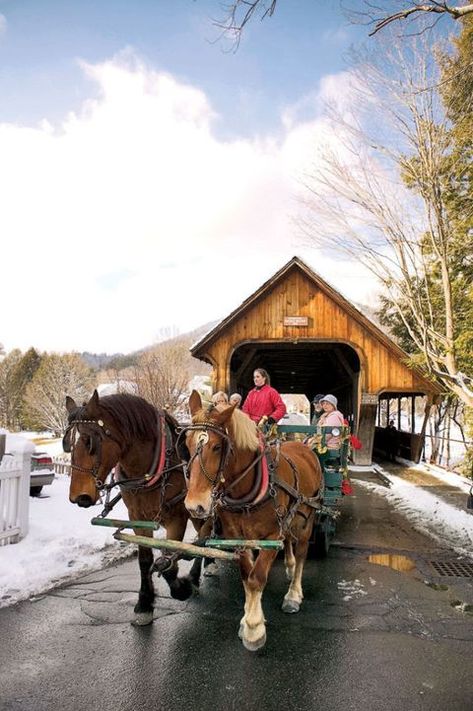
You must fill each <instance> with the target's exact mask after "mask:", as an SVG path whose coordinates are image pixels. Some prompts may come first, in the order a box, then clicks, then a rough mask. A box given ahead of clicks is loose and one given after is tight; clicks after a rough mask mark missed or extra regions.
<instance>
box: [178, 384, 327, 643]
mask: <svg viewBox="0 0 473 711" xmlns="http://www.w3.org/2000/svg"><path fill="white" fill-rule="evenodd" d="M189 408H190V411H191V414H192V425H190V426H189V427H188V428H186V442H187V447H188V449H189V452H190V455H191V457H190V460H189V465H188V474H189V482H188V493H187V496H186V499H185V504H186V506H187V508H188V510H189V512H190V514H191V515H192V516H196V517H201V518H207V517H208V516H209V515H210V516H212V517H214V518H216V517H218V519H219V522H220V525H221V529H222V536H223V538H244V539H260V540H261V539H273V540H274V539H280V540H283V541H284V549H285V564H286V573H287V576H288V578H289V580H290V585H289V589H288V591H287V593H286V595H285V597H284V601H283V604H282V609H283V611H284V612H288V613H291V612H298V611H299V608H300V605H301V602H302V598H303V594H302V585H301V579H302V571H303V568H304V563H305V560H306V557H307V550H308V545H309V539H310V536H311V533H312V528H313V522H314V516H315V511H316V509H317V508H318V507H320V505H321V501H320V493H319V492H320V490H321V484H322V472H321V467H320V463H319V461H318V459H317V457H316V456H315V454H314V453H313V452H312V451H311V450H310V449H309V448H308V447H306V446H305V445H304V444H302V443H301V442H283V443H282V444H279V443H277V444H273V445H270V446H267V447H266V452H267V457H266V454H265V452H264V445H263V443H262V442H261V438H260V436H259V435H258V430H257V428H256V425H255V423H254V422H252V420H250V418H249V417H247V415H245V414H244V413H243V412H241V411H240V410H235V409H234V407H232V406H230V407H226V406H217V407H213V406H211V407H210V408H208V409H203V408H202V401H201V398H200V395H199V394H198V393H197V392H196V391H195V390H194V391H193V392H192V394H191V396H190V399H189ZM265 458H266V459H267V461H266V465H267V468H266V469H265V464H264V462H265ZM276 555H277V551H275V550H267V549H266V550H264V549H263V550H260V552H259V553H258V555H257V557H254V556H253V554H252V553H251V552H250V551H243V552H242V553H241V555H240V572H241V578H242V582H243V587H244V591H245V613H244V615H243V617H242V619H241V622H240V630H239V636H240V638H241V640H242V642H243V644H244V646H245V647H246V648H247V649H249V650H250V651H256V650H257V649H259V648H260V647H262V646H263V645H264V644H265V641H266V627H265V619H264V615H263V609H262V605H261V599H262V595H263V591H264V588H265V585H266V582H267V578H268V574H269V571H270V569H271V566H272V564H273V562H274V560H275V558H276Z"/></svg>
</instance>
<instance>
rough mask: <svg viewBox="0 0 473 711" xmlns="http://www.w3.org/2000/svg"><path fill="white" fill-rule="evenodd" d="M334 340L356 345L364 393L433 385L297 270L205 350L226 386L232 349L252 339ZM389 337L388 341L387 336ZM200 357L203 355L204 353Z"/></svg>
mask: <svg viewBox="0 0 473 711" xmlns="http://www.w3.org/2000/svg"><path fill="white" fill-rule="evenodd" d="M285 316H307V317H308V326H302V327H301V326H284V317H285ZM253 340H255V341H265V342H271V341H289V342H290V341H294V340H298V341H307V340H309V341H310V340H318V341H332V342H336V341H339V342H342V343H347V344H349V345H350V346H352V347H353V348H354V349H355V350H356V352H357V354H358V356H359V358H360V363H361V383H360V387H361V390H362V391H363V392H369V393H379V392H381V391H383V390H392V391H416V390H417V391H423V392H426V391H427V390H429V389H430V388H429V385H430V384H429V383H428V382H427V381H426V380H424V379H423V378H422V377H420V376H418V375H417V373H416V372H415V371H413V370H411V369H410V368H408V367H407V366H406V365H405V364H404V363H403V362H402V358H403V356H402V352H400V351H398V350H397V349H396V347H395V346H394V344H392V343H391V342H389V341H388V342H383V338H382V337H380V335H379V334H378V333H377V332H376V328H374V327H371V326H370V325H369V324H368V323H367V322H365V321H364V319H362V318H361V319H360V315H359V313H358V312H356V310H354V309H353V308H351V309H348V310H347V308H346V306H345V305H343V306H342V305H341V304H339V303H337V301H336V299H334V298H332V297H331V295H330V294H328V293H327V292H326V291H324V289H323V288H319V287H318V286H317V285H316V284H314V282H313V280H312V279H310V278H309V277H307V276H306V275H305V274H304V273H302V272H301V271H300V270H298V269H293V270H291V271H290V272H289V273H288V274H287V275H285V276H284V277H283V278H282V279H281V280H280V281H279V282H276V283H275V284H274V287H273V288H272V289H270V290H269V291H267V292H266V293H264V294H262V295H261V296H260V297H259V298H257V299H256V300H255V302H254V303H252V304H251V305H249V306H248V307H247V308H246V309H245V310H244V311H243V312H242V313H241V314H239V315H238V318H236V319H234V320H233V322H231V323H229V324H228V325H227V326H226V327H224V328H222V330H221V331H220V332H219V333H217V334H216V335H215V337H214V339H213V340H212V341H211V342H210V343H208V344H207V345H206V346H205V348H204V349H203V350H202V351H201V354H202V355H204V354H205V355H206V356H207V357H208V358H209V359H210V360H211V361H212V362H213V363H215V364H216V366H215V387H216V388H218V389H220V388H222V389H227V388H228V385H229V367H230V365H229V364H230V358H231V355H232V352H233V351H234V349H235V348H236V347H238V345H239V344H241V343H242V342H245V341H246V342H248V341H253ZM386 340H388V339H386ZM199 355H200V354H199Z"/></svg>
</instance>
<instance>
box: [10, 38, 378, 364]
mask: <svg viewBox="0 0 473 711" xmlns="http://www.w3.org/2000/svg"><path fill="white" fill-rule="evenodd" d="M82 68H83V70H84V72H85V73H86V74H87V76H88V77H89V78H90V79H91V81H92V82H94V84H95V85H96V87H98V90H99V91H98V93H97V92H96V93H95V96H96V98H94V99H90V100H89V101H87V102H86V103H85V105H84V106H83V108H82V110H81V112H80V113H71V114H70V115H69V116H68V117H67V119H66V120H65V121H64V123H63V124H62V125H61V126H58V127H54V126H52V125H51V124H50V123H49V122H48V121H47V120H45V121H43V122H42V123H41V124H40V125H39V126H37V127H35V128H31V127H23V126H17V125H13V124H0V154H1V155H2V162H1V164H0V193H1V195H2V211H1V213H0V231H1V234H2V235H4V242H3V244H4V247H3V250H4V256H5V262H4V264H5V263H6V264H7V268H6V269H5V268H4V269H3V270H2V271H3V273H2V279H1V280H0V297H1V300H2V326H1V331H0V341H2V342H3V343H4V345H5V347H6V348H7V349H10V348H13V347H20V348H22V349H25V348H27V347H29V346H30V345H35V346H36V347H38V348H40V349H46V350H54V349H55V350H63V351H64V350H70V349H76V350H83V349H88V350H94V351H101V350H105V351H108V352H112V351H116V350H122V351H129V350H133V349H136V348H140V347H143V346H145V345H147V344H149V343H150V342H152V341H153V339H154V338H155V335H156V333H157V332H158V331H159V330H160V328H162V327H165V326H168V325H171V324H175V325H177V326H179V328H180V329H181V330H185V329H187V328H191V327H195V326H198V325H200V324H202V323H205V322H206V321H209V320H212V319H214V318H221V317H223V316H225V315H226V313H228V311H229V310H230V309H231V308H234V307H235V306H236V305H237V304H238V303H240V302H241V301H242V300H243V299H244V298H246V297H247V296H248V295H249V294H250V293H251V292H252V291H253V290H254V289H256V288H258V287H259V286H260V285H261V284H262V283H263V282H264V280H265V279H267V278H268V277H269V276H270V275H271V274H272V273H273V272H274V271H275V270H276V269H278V268H280V267H281V266H282V265H283V264H284V262H285V261H287V259H289V258H290V257H291V256H293V255H294V254H295V253H298V254H300V255H301V256H303V257H304V254H303V250H301V249H300V248H298V247H297V245H296V244H295V243H296V239H295V237H294V236H293V228H292V227H291V224H290V220H289V216H290V215H291V213H293V212H294V209H295V207H296V203H295V193H296V192H297V190H298V189H299V187H298V184H297V182H296V179H295V178H296V176H297V173H298V171H299V169H300V168H301V165H302V164H303V163H304V162H306V161H307V156H308V155H309V154H310V151H311V149H312V146H313V144H314V142H317V140H320V137H321V136H322V135H323V132H324V130H325V127H324V123H323V121H321V120H313V121H312V122H307V123H305V124H296V122H295V121H294V122H293V125H291V126H289V124H287V125H288V129H287V132H286V134H285V136H284V138H283V140H282V141H281V142H276V141H275V140H273V139H271V137H268V138H267V139H266V140H259V141H256V140H255V141H250V140H237V141H232V142H230V141H222V140H218V139H217V138H216V137H215V135H214V133H213V125H214V123H215V121H216V119H217V118H218V117H217V116H216V114H215V111H214V110H213V108H212V106H211V105H210V103H209V101H208V98H207V97H206V96H205V94H204V93H203V92H202V91H200V90H199V89H197V88H195V87H192V86H189V85H185V84H183V83H181V82H178V81H177V80H176V79H175V78H174V77H172V76H170V75H169V74H165V73H162V72H156V71H154V70H152V69H150V68H148V67H146V66H145V65H143V64H142V63H141V62H140V61H139V60H138V59H137V58H136V57H134V56H133V54H132V53H131V52H130V51H129V50H128V51H127V52H125V53H123V54H122V55H121V56H120V57H118V58H115V59H113V60H110V61H107V62H104V63H102V64H96V65H91V64H87V63H82ZM2 261H3V260H2ZM321 266H323V269H321ZM345 266H346V272H347V273H348V272H350V265H345ZM315 268H316V269H317V270H318V271H320V272H321V273H322V275H324V272H330V273H331V272H334V270H333V263H332V262H331V261H330V260H327V259H322V261H321V260H320V259H319V258H317V264H316V265H315ZM343 273H344V266H343V265H338V266H337V275H340V274H343ZM350 273H351V272H350ZM327 276H329V274H327ZM342 283H343V282H342V281H340V285H341V284H342ZM345 283H347V282H345ZM351 283H352V285H353V286H354V287H355V286H356V284H357V282H356V279H355V280H353V279H352V282H351ZM348 284H350V282H349V281H348ZM335 286H337V284H336V283H335ZM362 289H363V293H365V294H366V282H365V281H364V282H363V285H362ZM356 291H357V290H356V288H353V290H352V291H351V295H352V296H353V298H355V299H356V298H358V299H359V298H360V293H355V292H356ZM349 295H350V294H349ZM5 304H6V305H7V308H5V306H4V305H5Z"/></svg>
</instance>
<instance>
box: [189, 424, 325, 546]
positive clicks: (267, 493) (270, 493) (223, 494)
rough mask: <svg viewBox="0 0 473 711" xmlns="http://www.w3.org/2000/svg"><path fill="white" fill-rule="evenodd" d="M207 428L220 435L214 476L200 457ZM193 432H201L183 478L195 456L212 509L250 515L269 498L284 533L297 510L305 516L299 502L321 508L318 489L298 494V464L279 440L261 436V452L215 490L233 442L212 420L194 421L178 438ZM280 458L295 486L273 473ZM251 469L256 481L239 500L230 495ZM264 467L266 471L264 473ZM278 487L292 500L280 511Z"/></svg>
mask: <svg viewBox="0 0 473 711" xmlns="http://www.w3.org/2000/svg"><path fill="white" fill-rule="evenodd" d="M209 430H210V431H212V432H215V433H216V434H217V435H219V436H220V437H221V438H222V453H221V455H220V462H219V466H218V470H217V473H216V474H215V476H211V475H210V474H209V472H208V471H207V469H206V468H205V464H204V462H203V459H202V452H203V448H204V446H205V445H206V444H207V443H208V441H209V434H208V431H209ZM193 431H194V432H200V434H199V436H198V437H197V446H196V450H195V452H194V454H193V455H192V457H191V458H190V460H189V462H188V464H187V466H186V469H185V473H186V477H187V478H188V477H189V472H190V469H191V466H192V464H193V462H194V460H195V459H198V460H199V464H200V470H201V472H202V474H203V475H204V476H205V478H206V479H207V480H208V481H209V482H210V483H211V484H212V487H213V499H214V507H213V508H216V507H217V506H219V507H220V508H221V509H223V510H225V511H229V512H231V513H246V514H250V513H252V512H253V511H256V510H258V509H259V508H261V507H262V506H264V505H265V504H266V503H268V501H272V502H273V505H274V507H275V509H276V515H277V517H278V520H279V524H280V529H281V533H284V534H286V533H287V532H288V530H289V528H290V525H291V523H292V520H293V518H294V516H295V515H296V514H297V513H298V514H299V515H301V516H304V514H303V513H302V511H300V510H299V509H300V507H301V506H302V505H304V504H305V505H307V506H309V507H310V508H313V509H320V508H321V507H322V497H321V492H320V490H319V492H318V494H317V495H316V496H311V497H307V496H305V495H304V494H301V493H300V491H299V473H298V470H297V467H296V465H295V464H294V462H293V461H292V460H291V459H290V458H289V457H288V456H286V455H285V454H284V453H283V452H281V443H280V442H279V441H278V442H276V444H275V445H273V446H272V447H271V446H269V445H268V443H267V442H266V441H265V440H264V437H263V436H262V435H261V438H260V451H259V453H258V454H257V455H256V457H255V459H253V461H252V462H250V464H249V465H248V466H247V467H246V468H245V469H244V470H243V471H242V472H240V473H239V474H238V475H237V478H236V479H235V480H234V481H233V482H232V483H231V484H230V485H228V486H226V487H225V488H223V487H222V488H221V489H220V490H217V488H216V487H217V486H218V485H219V484H225V477H224V472H225V469H226V466H227V463H228V460H229V458H230V456H231V454H232V453H233V447H232V441H231V439H230V436H229V434H228V431H227V430H226V429H224V428H223V427H221V426H220V425H218V424H217V423H215V422H201V423H195V424H192V425H189V426H188V427H185V428H183V430H182V431H181V432H180V434H179V437H178V441H179V438H180V437H181V436H182V435H183V434H184V433H187V432H193ZM274 450H276V457H275V458H274V457H273V456H272V455H273V451H274ZM281 457H282V458H283V459H284V460H285V461H286V462H287V463H288V464H289V466H290V468H291V470H292V473H293V476H294V486H291V485H290V484H288V483H287V482H285V481H283V480H282V479H280V478H279V477H278V476H277V474H276V472H277V469H278V466H279V461H280V458H281ZM253 469H256V472H255V482H254V484H253V486H252V488H251V490H250V491H249V492H248V493H247V494H246V495H245V496H243V497H241V498H239V499H235V498H233V497H232V496H231V495H230V493H229V492H230V490H231V489H233V488H234V487H235V486H236V485H237V484H238V483H239V482H240V481H242V480H243V479H244V477H245V476H246V475H247V474H248V473H249V472H250V471H252V470H253ZM265 469H266V472H267V474H266V475H265ZM265 480H266V482H265ZM277 489H282V490H283V491H284V492H285V493H286V494H288V496H289V497H290V499H291V500H292V504H291V506H289V508H288V509H285V510H283V511H281V510H280V508H281V507H279V506H277V502H276V495H277ZM283 508H285V507H283ZM306 518H307V517H306Z"/></svg>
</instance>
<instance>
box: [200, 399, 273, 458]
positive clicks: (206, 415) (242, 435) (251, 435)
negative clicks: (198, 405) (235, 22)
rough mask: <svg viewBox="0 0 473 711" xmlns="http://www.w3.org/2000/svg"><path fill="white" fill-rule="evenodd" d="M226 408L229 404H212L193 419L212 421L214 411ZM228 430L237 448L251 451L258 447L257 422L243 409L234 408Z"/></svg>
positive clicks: (221, 410) (222, 410)
mask: <svg viewBox="0 0 473 711" xmlns="http://www.w3.org/2000/svg"><path fill="white" fill-rule="evenodd" d="M226 409H228V405H217V406H216V407H215V406H213V405H211V406H210V407H209V408H202V409H201V410H199V411H198V412H197V413H196V414H195V416H194V417H193V418H192V421H193V422H194V423H195V424H198V423H199V422H209V421H212V419H213V418H212V411H215V410H216V411H217V412H224V411H225V410H226ZM228 430H229V434H230V436H231V438H232V440H233V442H234V445H235V449H248V450H250V451H251V452H255V451H256V450H257V449H258V447H259V439H258V430H257V427H256V423H255V422H253V420H251V419H250V418H249V417H248V415H246V414H245V413H244V412H242V411H241V410H237V409H235V410H233V414H232V416H231V418H230V420H229V421H228Z"/></svg>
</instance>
